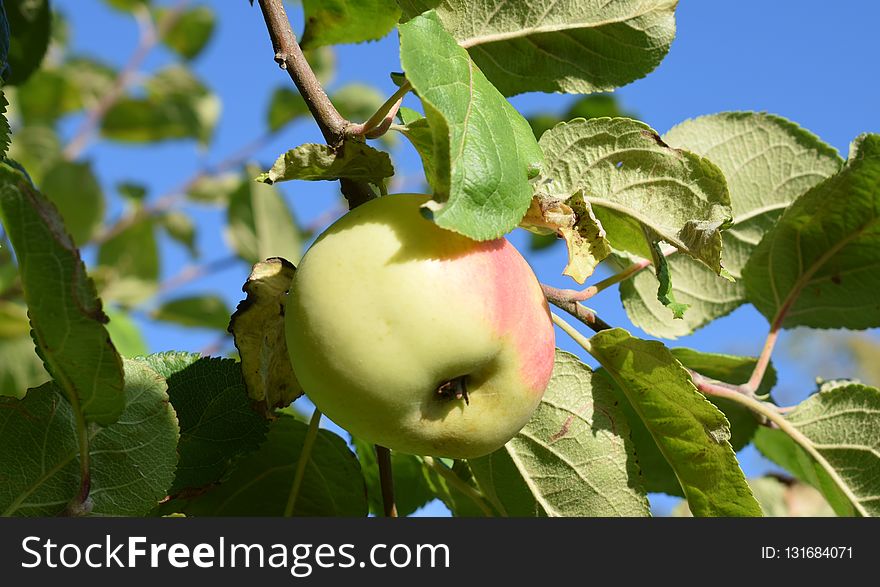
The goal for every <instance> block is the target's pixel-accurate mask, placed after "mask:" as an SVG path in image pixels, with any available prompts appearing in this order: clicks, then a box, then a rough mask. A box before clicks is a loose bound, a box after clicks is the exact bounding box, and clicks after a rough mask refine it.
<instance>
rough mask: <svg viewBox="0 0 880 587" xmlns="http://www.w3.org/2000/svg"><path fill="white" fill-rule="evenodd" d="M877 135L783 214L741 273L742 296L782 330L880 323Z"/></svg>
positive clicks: (864, 139)
mask: <svg viewBox="0 0 880 587" xmlns="http://www.w3.org/2000/svg"><path fill="white" fill-rule="evenodd" d="M878 250H880V135H878V134H865V135H861V136H860V137H858V138H857V139H856V140H855V141H853V144H852V146H851V149H850V156H849V160H848V161H847V162H846V166H845V167H844V168H843V169H842V170H841V171H840V172H839V173H838V174H837V175H834V176H832V177H830V178H828V179H827V180H825V181H823V182H822V183H819V184H818V185H816V186H815V187H813V188H812V189H811V190H810V191H808V192H807V193H805V194H804V195H803V196H801V197H800V198H798V199H797V200H795V202H794V203H793V204H792V205H791V206H790V207H789V208H788V209H787V210H786V211H785V213H784V214H783V215H782V217H781V218H780V219H779V221H778V222H777V223H776V225H775V226H774V227H773V229H772V230H770V231H769V232H767V233H766V235H765V236H764V238H763V239H762V240H761V242H760V244H759V245H758V246H757V248H755V250H754V252H753V253H752V256H751V258H750V259H749V261H748V263H747V264H746V266H745V269H744V270H743V277H744V280H745V285H746V293H747V295H748V299H749V301H750V302H752V303H753V304H754V305H755V307H756V308H758V310H759V311H760V312H761V313H762V314H764V316H766V317H767V319H768V320H771V321H772V322H775V321H777V320H778V319H780V318H781V319H782V321H781V325H782V327H783V328H793V327H795V326H810V327H813V328H850V329H862V328H870V327H873V326H880V303H878V297H877V291H878V289H880V272H878V271H877V270H876V269H877V266H878V264H880V258H878V254H877V251H878Z"/></svg>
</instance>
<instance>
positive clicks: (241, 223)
mask: <svg viewBox="0 0 880 587" xmlns="http://www.w3.org/2000/svg"><path fill="white" fill-rule="evenodd" d="M254 173H255V170H254V169H251V168H248V169H246V170H245V178H244V180H243V181H242V183H240V184H239V188H238V189H237V190H236V191H235V192H233V194H232V196H231V197H230V201H229V208H228V209H227V211H226V218H227V227H226V237H227V240H228V241H229V244H230V245H231V247H232V249H233V250H235V252H237V253H238V255H239V256H240V257H241V258H242V259H244V260H245V261H247V262H248V263H258V262H260V261H262V260H263V259H268V258H269V257H285V258H287V259H293V260H294V261H295V262H297V263H298V262H299V258H300V256H301V255H302V248H303V240H304V239H303V235H302V232H301V231H300V229H299V226H297V223H296V219H295V218H294V217H293V212H292V211H291V210H290V208H288V206H287V203H286V202H285V201H284V198H283V197H282V195H281V193H280V192H279V191H278V189H277V188H275V187H272V186H268V185H263V184H260V183H257V182H254V181H250V180H249V179H248V176H251V177H252V176H253V174H254Z"/></svg>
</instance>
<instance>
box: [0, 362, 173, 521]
mask: <svg viewBox="0 0 880 587" xmlns="http://www.w3.org/2000/svg"><path fill="white" fill-rule="evenodd" d="M125 398H126V402H125V410H124V411H123V412H122V414H121V415H120V417H119V420H118V421H117V422H115V423H114V424H111V425H109V426H107V427H104V428H93V429H91V431H90V442H89V447H90V471H91V493H90V494H89V500H90V502H91V504H92V508H91V513H92V515H99V516H142V515H144V514H146V513H147V512H148V511H150V510H151V509H152V508H153V507H155V505H156V504H157V503H158V502H159V500H161V499H162V498H164V497H165V495H166V491H167V489H168V487H169V486H170V485H171V481H172V479H173V478H174V467H175V465H176V464H177V439H178V427H177V418H176V416H175V414H174V410H173V409H172V408H171V405H170V404H169V403H168V395H167V394H166V393H165V382H164V380H163V379H162V378H161V377H160V376H159V375H158V374H157V373H156V372H155V371H153V370H152V369H149V368H147V367H146V366H145V365H142V364H140V363H138V362H135V361H126V362H125ZM75 430H76V424H75V416H74V413H73V409H72V408H71V405H70V404H69V403H68V402H67V401H65V399H64V397H63V396H62V394H61V390H60V389H59V388H58V386H57V385H56V384H55V383H52V382H49V383H46V384H45V385H42V386H40V387H38V388H36V389H31V390H29V391H28V394H27V395H26V396H25V397H24V399H22V400H13V399H8V398H2V397H0V446H2V447H3V450H2V451H0V471H3V472H4V483H2V484H0V515H6V516H9V515H15V516H54V515H58V514H62V513H64V512H65V510H66V508H67V506H68V504H69V503H70V502H71V500H72V499H73V498H74V497H75V496H76V495H77V494H78V492H79V486H80V479H79V449H78V446H77V441H76V432H75Z"/></svg>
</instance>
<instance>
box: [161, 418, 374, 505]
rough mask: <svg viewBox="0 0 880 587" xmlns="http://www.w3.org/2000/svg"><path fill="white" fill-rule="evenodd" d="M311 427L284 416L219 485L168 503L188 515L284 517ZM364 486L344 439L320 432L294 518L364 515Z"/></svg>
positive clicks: (353, 457)
mask: <svg viewBox="0 0 880 587" xmlns="http://www.w3.org/2000/svg"><path fill="white" fill-rule="evenodd" d="M307 427H308V426H307V425H306V424H304V423H303V422H300V421H298V420H296V418H293V417H292V416H289V415H286V414H281V415H280V416H279V417H278V419H277V420H275V421H274V422H273V423H272V425H271V426H270V427H269V434H268V437H267V439H266V442H264V443H263V445H262V446H261V447H260V448H259V450H257V451H256V452H254V453H251V454H250V455H248V457H247V458H246V459H240V460H239V461H238V462H237V463H236V464H235V466H234V467H233V469H232V472H231V473H230V474H229V476H228V477H227V478H226V479H225V480H223V482H221V483H220V484H219V485H217V486H216V487H214V488H213V489H211V490H209V491H207V492H206V493H204V494H202V495H199V496H198V497H195V498H193V499H188V500H187V499H177V500H172V501H171V502H169V503H168V504H166V508H167V511H174V512H179V513H183V514H186V515H187V516H280V515H282V514H283V513H284V509H285V507H286V505H287V500H288V498H289V496H290V488H291V484H292V483H293V477H294V474H295V471H296V464H297V460H298V459H299V458H300V452H301V450H302V445H303V440H304V439H305V434H306V429H307ZM368 509H369V507H368V504H367V494H366V487H365V486H364V478H363V475H362V474H361V470H360V465H358V461H357V458H356V457H355V455H354V453H352V452H351V450H349V448H348V446H346V444H345V441H344V440H343V439H342V438H341V437H339V436H337V435H336V434H334V433H332V432H330V431H328V430H319V431H318V436H317V438H316V439H315V444H314V446H313V448H312V454H311V458H310V459H309V463H308V465H306V470H305V476H304V478H303V482H302V486H301V487H300V491H299V497H298V499H297V501H296V507H295V509H294V512H293V513H294V515H295V516H345V517H354V516H365V515H366V514H367V511H368Z"/></svg>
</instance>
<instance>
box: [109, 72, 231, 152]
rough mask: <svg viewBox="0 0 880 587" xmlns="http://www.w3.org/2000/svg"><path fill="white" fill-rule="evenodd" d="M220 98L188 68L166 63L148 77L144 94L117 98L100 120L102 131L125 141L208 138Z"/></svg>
mask: <svg viewBox="0 0 880 587" xmlns="http://www.w3.org/2000/svg"><path fill="white" fill-rule="evenodd" d="M219 116H220V100H219V99H218V98H217V96H215V95H214V94H212V93H211V92H210V90H209V89H208V88H207V87H206V86H205V85H204V84H203V83H202V82H201V81H199V80H198V79H196V78H195V77H194V76H193V75H192V73H190V71H189V70H188V69H187V68H186V67H183V66H180V65H172V66H170V67H167V68H165V69H163V70H162V71H160V72H159V73H157V74H156V75H154V76H153V77H152V78H150V79H149V80H147V83H146V96H145V97H125V98H122V99H120V100H118V101H117V102H116V103H115V104H114V105H113V107H111V108H110V110H108V111H107V114H106V115H105V116H104V119H103V120H102V122H101V133H102V134H103V135H104V136H105V137H106V138H108V139H112V140H116V141H124V142H153V141H163V140H171V139H196V140H198V141H199V143H201V144H203V145H205V144H207V143H209V142H210V141H211V138H212V137H213V134H214V127H215V126H216V124H217V120H218V118H219Z"/></svg>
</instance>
